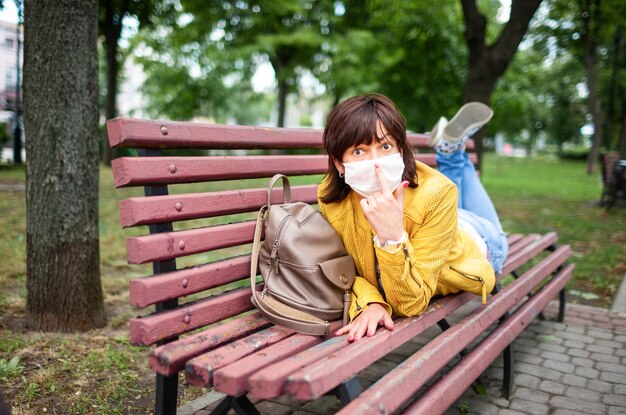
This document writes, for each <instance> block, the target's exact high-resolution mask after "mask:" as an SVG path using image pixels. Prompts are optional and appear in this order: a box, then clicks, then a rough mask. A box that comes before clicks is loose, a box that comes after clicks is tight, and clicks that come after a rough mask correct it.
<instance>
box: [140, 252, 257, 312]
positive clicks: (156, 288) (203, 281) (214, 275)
mask: <svg viewBox="0 0 626 415" xmlns="http://www.w3.org/2000/svg"><path fill="white" fill-rule="evenodd" d="M250 260H251V259H250V255H249V254H248V255H242V256H238V257H234V258H229V259H223V260H220V261H215V262H211V263H208V264H204V265H200V266H195V267H191V268H185V269H182V270H180V271H174V272H167V273H164V274H157V275H153V276H148V277H141V278H135V279H134V280H131V281H130V284H129V285H130V287H129V289H130V304H131V305H133V306H135V307H146V306H149V305H152V304H156V303H158V302H162V301H166V300H171V299H174V298H179V297H185V296H188V295H191V294H194V293H197V292H200V291H204V290H208V289H210V288H214V287H218V286H220V285H224V284H228V283H231V282H233V281H237V280H240V279H243V278H249V277H250Z"/></svg>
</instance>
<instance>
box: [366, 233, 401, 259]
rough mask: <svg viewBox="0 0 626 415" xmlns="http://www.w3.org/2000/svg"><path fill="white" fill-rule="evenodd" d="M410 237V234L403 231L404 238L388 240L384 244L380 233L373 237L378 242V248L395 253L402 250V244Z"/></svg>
mask: <svg viewBox="0 0 626 415" xmlns="http://www.w3.org/2000/svg"><path fill="white" fill-rule="evenodd" d="M408 239H409V235H407V233H406V232H403V233H402V238H400V240H398V241H391V240H388V241H386V242H385V243H382V244H381V243H380V241H379V240H378V235H374V236H373V237H372V240H373V241H374V243H375V244H376V246H377V247H378V248H380V249H382V250H383V251H385V252H389V253H391V254H395V253H396V252H398V250H400V248H401V247H402V244H404V243H405V242H406V241H407V240H408Z"/></svg>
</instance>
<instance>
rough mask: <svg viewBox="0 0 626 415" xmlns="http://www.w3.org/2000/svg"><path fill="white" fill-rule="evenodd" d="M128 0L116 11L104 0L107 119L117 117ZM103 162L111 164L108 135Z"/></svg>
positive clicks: (102, 22) (101, 27)
mask: <svg viewBox="0 0 626 415" xmlns="http://www.w3.org/2000/svg"><path fill="white" fill-rule="evenodd" d="M128 6H129V3H128V0H124V1H122V3H121V10H119V12H116V10H115V6H114V5H113V2H112V1H111V0H105V1H104V20H103V21H101V22H100V30H101V31H102V34H103V35H104V50H105V56H106V65H107V67H106V80H107V94H106V100H105V105H104V116H105V118H106V119H107V120H110V119H113V118H115V117H117V84H118V74H119V66H120V65H119V59H118V49H119V48H118V42H119V40H120V36H121V35H122V20H123V18H124V16H125V15H126V13H127V12H128ZM102 141H103V142H102V162H103V163H104V164H106V165H107V166H110V165H111V159H112V158H113V150H112V149H111V147H110V146H109V142H108V140H107V139H106V137H103V140H102Z"/></svg>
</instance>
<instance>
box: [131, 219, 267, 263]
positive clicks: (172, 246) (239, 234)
mask: <svg viewBox="0 0 626 415" xmlns="http://www.w3.org/2000/svg"><path fill="white" fill-rule="evenodd" d="M255 225H256V221H246V222H238V223H229V224H227V225H216V226H209V227H205V228H197V229H188V230H184V231H176V232H163V233H153V234H150V235H144V236H136V237H132V238H127V239H126V255H127V259H128V263H129V264H144V263H146V262H151V261H167V260H170V259H174V258H179V257H182V256H187V255H193V254H198V253H201V252H207V251H211V250H214V249H220V248H229V247H231V246H237V245H241V244H246V243H250V242H252V239H253V237H254V227H255Z"/></svg>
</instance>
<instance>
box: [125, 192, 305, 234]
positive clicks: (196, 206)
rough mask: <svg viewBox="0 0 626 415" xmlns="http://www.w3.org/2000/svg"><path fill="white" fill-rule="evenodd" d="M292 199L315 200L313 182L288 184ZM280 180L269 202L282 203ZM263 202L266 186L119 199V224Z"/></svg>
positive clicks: (224, 211) (251, 207)
mask: <svg viewBox="0 0 626 415" xmlns="http://www.w3.org/2000/svg"><path fill="white" fill-rule="evenodd" d="M291 199H292V201H294V202H306V203H310V204H315V203H317V185H316V184H312V185H305V186H291ZM282 200H283V199H282V189H281V188H280V183H279V184H278V185H277V188H275V189H274V190H273V191H272V203H282ZM265 204H267V189H240V190H228V191H223V192H212V193H192V194H175V195H168V196H151V197H132V198H129V199H125V200H122V201H121V202H120V220H121V222H122V226H123V227H125V228H126V227H129V226H135V225H150V224H153V223H163V222H176V221H181V220H188V219H199V218H210V217H214V216H221V215H231V214H235V213H244V212H252V211H256V210H259V209H260V208H261V206H263V205H265Z"/></svg>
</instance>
